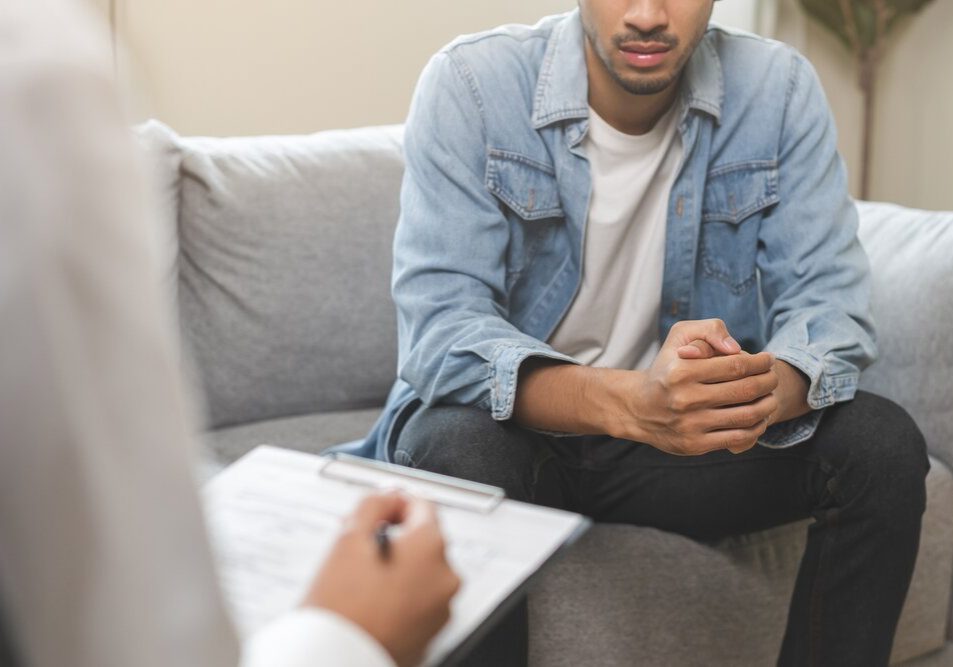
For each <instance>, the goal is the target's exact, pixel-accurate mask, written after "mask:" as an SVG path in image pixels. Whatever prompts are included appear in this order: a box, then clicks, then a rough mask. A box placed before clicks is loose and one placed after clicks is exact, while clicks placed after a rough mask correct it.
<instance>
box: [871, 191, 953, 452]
mask: <svg viewBox="0 0 953 667" xmlns="http://www.w3.org/2000/svg"><path fill="white" fill-rule="evenodd" d="M858 209H859V211H860V220H861V224H860V239H861V242H862V243H863V245H864V248H865V249H866V251H867V254H868V256H869V257H870V263H871V268H872V272H873V293H872V295H871V299H872V308H873V316H874V323H875V325H876V328H877V343H878V347H879V348H880V358H879V360H878V361H876V362H875V363H874V364H873V365H872V366H871V367H870V368H868V369H867V370H866V371H865V372H864V374H863V376H862V377H861V387H862V388H864V389H868V390H870V391H873V392H875V393H878V394H881V395H882V396H886V397H888V398H890V399H892V400H894V401H896V402H897V403H899V404H900V405H902V406H903V407H905V408H906V409H907V411H908V412H910V414H911V415H912V416H913V418H914V419H915V420H916V422H917V424H919V425H920V428H921V429H922V430H923V433H924V435H925V436H926V439H927V443H928V445H929V446H930V449H931V452H932V453H933V455H934V456H936V457H938V458H940V459H942V460H943V461H944V462H945V463H946V464H947V465H949V466H951V467H953V338H951V332H953V213H932V212H928V211H916V210H913V209H908V208H902V207H899V206H893V205H890V204H871V203H859V204H858Z"/></svg>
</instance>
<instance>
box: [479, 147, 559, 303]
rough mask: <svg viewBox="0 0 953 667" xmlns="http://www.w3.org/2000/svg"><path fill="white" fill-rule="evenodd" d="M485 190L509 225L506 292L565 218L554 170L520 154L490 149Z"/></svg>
mask: <svg viewBox="0 0 953 667" xmlns="http://www.w3.org/2000/svg"><path fill="white" fill-rule="evenodd" d="M486 188H487V190H489V192H490V193H492V194H493V196H495V197H496V198H497V199H498V200H499V201H500V203H501V204H502V209H503V213H504V215H505V216H506V218H507V220H508V221H509V223H510V243H509V247H508V249H507V267H506V274H507V288H508V289H509V288H510V287H512V286H513V285H514V284H515V282H516V281H517V279H518V278H519V277H520V276H521V274H522V273H523V270H524V268H525V267H527V266H528V265H529V264H530V263H531V262H532V261H533V258H534V257H535V256H536V254H537V252H539V250H540V248H542V247H544V246H546V243H547V240H549V239H551V237H552V235H553V234H554V228H555V226H556V225H554V224H553V223H557V222H562V221H563V220H564V219H565V217H566V214H565V212H564V210H563V207H562V204H561V202H560V198H559V185H558V183H557V181H556V172H555V170H554V169H553V168H552V167H551V166H549V165H547V164H545V163H543V162H539V161H537V160H534V159H532V158H529V157H527V156H525V155H522V154H520V153H514V152H512V151H504V150H499V149H490V151H489V153H488V156H487V165H486Z"/></svg>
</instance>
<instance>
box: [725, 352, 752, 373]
mask: <svg viewBox="0 0 953 667" xmlns="http://www.w3.org/2000/svg"><path fill="white" fill-rule="evenodd" d="M728 368H729V371H730V372H731V374H732V375H734V376H735V377H743V376H744V375H745V374H746V373H747V370H748V365H747V364H746V363H745V359H744V357H740V356H734V357H731V362H730V365H729V367H728Z"/></svg>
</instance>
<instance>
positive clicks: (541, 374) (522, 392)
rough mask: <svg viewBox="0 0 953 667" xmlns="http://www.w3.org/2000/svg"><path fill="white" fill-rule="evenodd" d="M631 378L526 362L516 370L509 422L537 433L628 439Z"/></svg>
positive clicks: (600, 370) (617, 372)
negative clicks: (591, 435)
mask: <svg viewBox="0 0 953 667" xmlns="http://www.w3.org/2000/svg"><path fill="white" fill-rule="evenodd" d="M634 373H635V371H620V370H614V369H609V368H593V367H591V366H576V365H573V364H564V363H558V362H556V363H553V362H551V361H548V360H543V359H541V360H539V361H536V360H531V361H530V362H529V363H528V364H527V365H526V366H525V367H524V368H523V369H521V373H520V380H519V386H518V388H517V396H516V409H515V412H514V416H515V418H516V420H517V422H519V423H520V424H522V425H523V426H527V427H530V428H536V429H540V430H547V431H562V432H566V433H579V434H599V435H611V436H614V437H627V438H628V437H631V433H632V432H633V431H632V426H633V424H632V422H633V420H632V419H631V418H630V415H628V414H627V410H628V409H629V405H630V404H631V402H632V398H633V392H634V388H635V387H636V386H637V385H636V384H635V383H634V382H633V379H634V378H632V377H628V376H631V375H632V374H634Z"/></svg>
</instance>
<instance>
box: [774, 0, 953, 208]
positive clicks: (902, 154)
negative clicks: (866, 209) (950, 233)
mask: <svg viewBox="0 0 953 667" xmlns="http://www.w3.org/2000/svg"><path fill="white" fill-rule="evenodd" d="M780 9H781V11H780V16H779V30H778V37H779V38H780V39H782V40H784V41H787V42H790V43H792V44H794V45H796V46H798V48H800V49H801V51H802V52H803V53H804V54H805V55H806V56H807V57H808V58H810V59H811V61H812V62H813V63H814V66H815V67H816V68H817V70H818V73H819V75H820V77H821V80H822V81H823V83H824V88H825V91H826V92H827V95H828V98H829V100H830V103H831V108H832V109H833V111H834V115H835V117H836V119H837V125H838V129H839V132H840V148H841V152H842V153H843V154H844V156H845V159H846V160H847V163H848V167H849V168H850V172H851V183H852V190H853V191H854V192H855V193H856V192H858V191H859V189H860V187H859V180H860V166H859V163H860V152H861V119H862V115H863V101H862V97H861V95H860V92H859V89H858V87H857V74H856V67H855V66H854V63H853V60H852V59H851V58H850V56H849V54H848V53H847V51H846V49H845V48H844V47H843V46H842V45H841V44H840V42H838V41H837V39H836V38H835V37H833V36H832V35H831V34H830V33H829V32H828V31H827V30H825V29H824V28H823V27H821V26H820V25H818V24H816V23H814V22H813V21H810V20H805V19H804V18H803V16H802V15H801V13H800V11H799V10H797V8H796V2H795V0H782V5H781V8H780ZM878 83H879V86H880V88H879V91H878V99H877V105H876V111H875V113H876V118H875V123H874V126H875V127H874V149H873V150H874V156H873V163H874V167H873V173H872V178H871V195H872V196H871V198H872V199H879V200H884V201H893V202H897V203H901V204H905V205H908V206H916V207H920V208H928V209H946V210H953V0H934V1H933V3H932V4H930V5H928V6H927V7H926V8H925V9H924V10H923V12H922V13H920V14H918V15H916V16H914V17H913V18H911V19H910V20H909V21H907V22H906V23H905V24H903V25H900V26H898V28H897V30H896V31H895V32H894V33H893V34H892V35H891V37H890V39H889V44H888V49H887V51H886V53H885V56H884V62H883V66H882V68H881V72H880V78H879V80H878Z"/></svg>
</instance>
